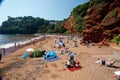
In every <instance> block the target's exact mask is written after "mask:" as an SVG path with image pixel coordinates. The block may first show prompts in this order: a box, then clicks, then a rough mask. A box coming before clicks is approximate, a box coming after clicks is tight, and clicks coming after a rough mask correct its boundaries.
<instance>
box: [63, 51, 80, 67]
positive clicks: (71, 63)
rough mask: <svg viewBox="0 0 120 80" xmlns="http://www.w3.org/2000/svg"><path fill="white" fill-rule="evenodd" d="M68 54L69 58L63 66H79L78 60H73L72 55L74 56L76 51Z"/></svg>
mask: <svg viewBox="0 0 120 80" xmlns="http://www.w3.org/2000/svg"><path fill="white" fill-rule="evenodd" d="M68 55H69V57H70V59H69V60H68V61H67V62H66V63H65V66H66V67H67V68H72V67H80V62H76V61H75V60H74V56H76V53H72V52H71V53H69V54H68Z"/></svg>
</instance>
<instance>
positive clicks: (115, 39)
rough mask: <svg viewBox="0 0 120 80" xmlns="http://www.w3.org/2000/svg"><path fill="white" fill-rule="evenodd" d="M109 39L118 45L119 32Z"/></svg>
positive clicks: (119, 41) (119, 39) (119, 40)
mask: <svg viewBox="0 0 120 80" xmlns="http://www.w3.org/2000/svg"><path fill="white" fill-rule="evenodd" d="M111 41H112V42H114V43H116V44H117V45H119V43H120V34H119V35H118V36H115V37H114V38H113V39H112V40H111Z"/></svg>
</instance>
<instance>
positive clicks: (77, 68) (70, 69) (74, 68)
mask: <svg viewBox="0 0 120 80" xmlns="http://www.w3.org/2000/svg"><path fill="white" fill-rule="evenodd" d="M80 69H81V67H76V66H74V67H71V68H68V70H69V71H71V72H73V71H76V70H80Z"/></svg>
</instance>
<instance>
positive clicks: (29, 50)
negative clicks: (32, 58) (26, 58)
mask: <svg viewBox="0 0 120 80" xmlns="http://www.w3.org/2000/svg"><path fill="white" fill-rule="evenodd" d="M26 51H27V52H34V51H35V50H34V49H33V48H28V49H26Z"/></svg>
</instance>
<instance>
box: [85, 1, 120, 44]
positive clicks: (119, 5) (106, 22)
mask: <svg viewBox="0 0 120 80" xmlns="http://www.w3.org/2000/svg"><path fill="white" fill-rule="evenodd" d="M84 22H85V24H86V29H85V30H84V31H83V41H92V42H95V43H97V42H102V41H103V42H104V41H108V40H110V39H112V38H113V37H114V36H115V35H118V34H120V1H119V0H109V1H108V2H107V3H103V2H101V3H98V4H97V5H95V6H92V7H91V8H89V9H88V11H87V15H86V16H85V17H84Z"/></svg>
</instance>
